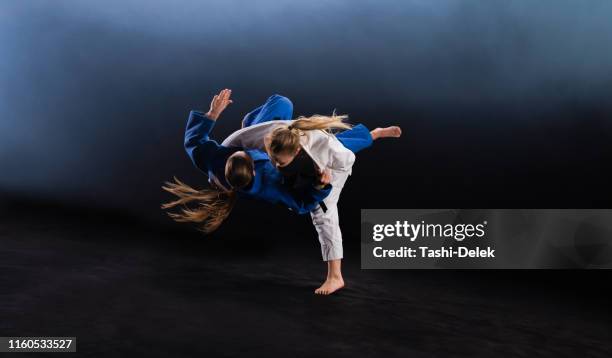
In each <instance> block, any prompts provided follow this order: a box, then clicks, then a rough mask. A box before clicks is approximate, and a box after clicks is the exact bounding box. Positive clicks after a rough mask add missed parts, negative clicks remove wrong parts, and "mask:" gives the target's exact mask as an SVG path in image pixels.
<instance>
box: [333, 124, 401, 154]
mask: <svg viewBox="0 0 612 358" xmlns="http://www.w3.org/2000/svg"><path fill="white" fill-rule="evenodd" d="M400 135H402V130H401V129H400V127H398V126H392V127H385V128H376V129H374V130H371V131H370V130H369V129H368V128H367V127H366V126H364V125H363V124H358V125H356V126H354V127H353V128H351V129H349V130H346V131H344V132H342V133H338V134H336V138H338V140H339V141H340V143H342V145H344V146H345V147H346V148H347V149H349V150H351V151H352V152H353V153H357V152H359V151H361V150H363V149H366V148H368V147H370V146H372V142H373V141H375V140H377V139H380V138H389V137H393V138H397V137H399V136H400Z"/></svg>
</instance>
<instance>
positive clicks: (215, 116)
mask: <svg viewBox="0 0 612 358" xmlns="http://www.w3.org/2000/svg"><path fill="white" fill-rule="evenodd" d="M205 116H206V117H207V118H208V119H212V120H213V121H216V120H217V119H218V118H219V114H215V113H213V112H211V111H208V112H206V114H205Z"/></svg>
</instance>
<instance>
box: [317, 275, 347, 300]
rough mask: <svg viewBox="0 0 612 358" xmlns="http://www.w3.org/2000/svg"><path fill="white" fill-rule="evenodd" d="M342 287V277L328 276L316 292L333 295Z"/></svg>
mask: <svg viewBox="0 0 612 358" xmlns="http://www.w3.org/2000/svg"><path fill="white" fill-rule="evenodd" d="M342 287H344V280H343V279H342V277H328V278H327V280H325V282H323V284H322V285H321V287H319V288H317V289H316V290H315V294H317V295H325V296H327V295H331V294H332V293H334V292H336V291H338V290H339V289H341V288H342Z"/></svg>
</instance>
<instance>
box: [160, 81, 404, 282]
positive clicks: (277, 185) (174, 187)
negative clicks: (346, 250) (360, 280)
mask: <svg viewBox="0 0 612 358" xmlns="http://www.w3.org/2000/svg"><path fill="white" fill-rule="evenodd" d="M230 96H231V91H229V90H223V91H221V93H219V95H217V96H215V98H214V99H213V101H212V103H211V110H210V111H209V112H208V113H206V114H203V113H201V112H197V111H192V112H191V113H190V116H189V120H188V124H187V129H186V132H185V149H186V151H187V153H188V155H189V157H190V158H191V159H192V161H193V163H194V165H196V166H197V167H198V168H199V169H201V170H202V171H204V172H206V173H207V174H208V175H209V182H210V184H211V188H210V189H205V190H195V189H193V188H191V187H189V186H187V185H185V184H183V183H181V182H180V181H178V180H176V183H167V185H166V186H165V187H164V189H165V190H167V191H169V192H172V193H173V194H175V195H177V196H178V197H179V199H178V200H176V201H174V202H172V203H168V204H165V205H164V206H163V207H164V208H171V207H174V206H177V205H181V204H187V203H189V202H193V201H195V202H199V203H200V207H198V208H196V209H188V208H183V209H182V212H181V213H180V214H170V215H171V216H172V217H173V218H174V219H175V220H177V221H191V222H199V223H203V230H204V231H206V232H210V231H213V230H214V229H216V228H217V227H218V226H219V225H220V224H221V222H222V221H223V219H225V217H227V215H228V214H229V212H230V211H231V208H232V206H233V203H234V201H235V197H236V193H241V194H244V195H247V196H251V197H255V198H259V199H263V200H266V201H268V202H272V203H281V204H283V205H285V206H287V207H289V208H290V209H292V210H294V211H296V212H298V213H300V214H303V213H307V212H311V216H312V218H313V223H314V224H315V227H316V228H317V231H318V232H319V240H320V241H321V245H322V252H323V257H324V260H325V261H328V263H330V265H331V264H333V263H334V262H337V270H329V272H331V273H333V272H337V273H338V274H339V273H340V266H339V262H340V261H339V260H340V259H341V258H342V244H341V233H340V232H339V226H338V222H337V207H336V202H337V199H338V197H339V194H340V191H341V190H342V186H343V185H344V181H345V180H346V177H348V175H349V174H350V170H351V167H352V164H353V162H354V154H353V152H357V151H359V150H361V149H363V148H366V147H368V146H370V145H371V143H372V140H373V139H376V138H380V137H385V136H398V135H399V133H396V134H397V135H394V133H391V132H393V129H392V128H396V129H397V130H399V128H397V127H390V128H377V129H375V130H374V131H372V132H369V131H368V130H367V128H365V127H364V126H363V125H358V126H356V127H354V128H352V129H350V130H347V131H344V132H342V133H340V134H338V135H337V138H336V137H334V136H333V135H330V134H329V133H326V132H323V131H316V132H315V131H312V130H314V129H330V128H345V129H346V128H347V127H348V126H347V125H346V124H344V123H342V119H343V118H344V117H343V116H332V117H324V116H313V117H311V118H306V119H300V120H297V121H295V122H293V123H294V125H295V127H296V129H297V127H298V125H299V126H301V127H302V130H304V131H306V130H311V131H312V134H311V135H305V134H304V133H301V134H300V136H302V135H303V137H304V138H308V139H309V140H306V141H303V143H301V147H302V148H304V152H303V153H302V154H301V155H291V153H292V152H291V151H285V150H283V148H281V147H279V148H276V149H277V150H276V151H270V150H268V152H270V153H271V154H272V155H273V156H274V158H275V165H276V167H277V168H278V169H280V171H281V172H283V174H281V173H280V172H279V171H278V170H277V168H275V167H274V165H273V164H272V162H271V161H270V159H269V157H268V155H267V154H266V153H265V152H263V151H261V150H257V149H253V148H258V145H253V143H254V142H253V140H255V142H256V141H257V137H258V136H260V134H262V133H264V132H267V131H269V129H270V128H272V125H274V126H278V125H279V124H281V126H282V122H287V121H288V120H290V119H291V117H292V114H293V113H292V112H293V106H292V104H291V101H289V99H287V98H286V97H282V96H279V95H273V96H271V97H270V98H268V100H267V101H266V103H264V104H263V105H262V106H260V107H258V108H256V109H255V110H253V111H252V112H250V113H249V114H247V115H246V116H245V118H244V120H243V126H244V127H249V128H245V129H242V130H240V131H238V132H236V133H234V134H233V135H232V136H230V137H229V138H227V139H226V141H224V143H223V144H224V145H219V144H217V142H215V141H213V140H212V139H210V138H209V134H210V132H211V130H212V128H213V126H214V123H215V121H216V120H217V118H218V117H219V115H220V114H221V112H222V111H223V110H224V109H225V108H226V107H227V106H228V105H229V104H230V103H232V101H231V99H230ZM285 127H286V125H285ZM390 129H391V132H389V130H390ZM385 131H386V132H385ZM296 133H297V132H296ZM323 133H325V134H323ZM277 134H278V133H277ZM260 137H262V136H260ZM259 139H261V138H259ZM232 141H233V142H234V143H232ZM249 141H251V142H249ZM245 148H251V149H245ZM259 149H264V148H263V147H262V146H261V148H259ZM265 149H269V148H265ZM285 154H288V155H285ZM293 154H296V153H293ZM294 157H295V158H296V159H294ZM309 159H310V160H309ZM283 161H285V162H286V163H283ZM309 162H310V163H311V165H308V163H309ZM312 163H314V165H313V164H312ZM304 164H306V165H305V166H304ZM330 169H331V170H332V171H334V174H333V180H332V175H331V173H330ZM289 179H291V181H290V180H289ZM330 182H331V183H332V184H333V185H335V186H336V187H335V188H333V190H332V186H330V185H329V183H330ZM330 193H331V195H330ZM328 195H330V196H329V199H327V198H328ZM325 201H328V203H329V204H330V208H331V210H330V211H327V210H326V207H325ZM334 218H335V220H334ZM338 240H339V244H337V242H338ZM331 266H333V265H331ZM331 266H330V268H331ZM340 279H341V275H340ZM327 281H329V274H328V280H327ZM327 281H326V283H327ZM325 286H326V285H325V284H324V285H323V286H322V287H321V288H320V289H319V290H318V291H320V292H317V293H331V292H333V291H335V290H336V289H338V288H340V287H341V286H340V287H337V288H335V289H334V288H327V289H325ZM328 286H329V285H328Z"/></svg>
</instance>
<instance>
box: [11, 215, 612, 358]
mask: <svg viewBox="0 0 612 358" xmlns="http://www.w3.org/2000/svg"><path fill="white" fill-rule="evenodd" d="M0 214H1V215H0V272H2V274H1V275H0V287H1V291H0V317H1V319H0V336H76V337H78V345H77V350H78V353H77V356H83V357H119V356H130V357H131V356H136V355H140V354H143V355H145V356H148V357H167V356H174V357H190V356H193V357H196V356H197V357H211V356H222V357H242V356H270V355H274V354H278V355H283V356H299V357H320V356H334V357H356V356H360V357H361V356H385V357H437V356H466V357H496V356H513V357H562V356H567V357H575V356H580V357H610V356H612V343H611V342H612V335H611V328H612V327H611V325H610V319H609V316H608V315H607V314H606V313H607V311H608V309H609V299H610V296H606V295H604V294H603V293H602V290H601V286H602V285H605V284H607V283H609V282H610V274H608V273H607V271H407V270H406V271H362V270H360V269H359V261H358V260H359V258H358V254H357V250H356V248H357V246H355V245H348V247H349V248H348V250H347V251H348V253H347V260H345V263H346V267H345V275H346V278H347V288H346V289H345V290H343V291H342V292H340V293H338V294H336V295H334V296H330V297H319V296H315V295H313V294H312V291H313V289H314V288H316V287H317V284H319V283H320V280H321V278H322V274H323V264H322V263H321V262H320V261H319V256H318V249H317V244H316V242H315V241H314V240H315V237H314V235H311V234H312V233H311V232H309V231H308V232H305V233H304V234H300V235H299V236H297V237H296V236H291V235H290V234H287V233H286V232H283V231H282V229H279V231H280V232H278V233H276V232H274V231H272V232H271V233H269V235H270V236H269V237H264V238H261V237H257V236H254V234H253V233H252V232H248V233H246V234H243V235H242V236H240V237H238V236H237V235H235V234H233V232H235V230H241V229H240V228H238V229H237V228H236V227H235V225H234V231H232V230H231V229H228V230H229V231H228V230H226V231H222V232H221V234H219V235H217V236H216V237H214V238H212V239H209V238H202V237H200V236H199V234H197V233H195V232H193V231H189V230H185V231H181V230H174V229H168V227H165V226H159V227H158V226H155V225H154V224H151V223H148V222H143V221H139V220H136V219H134V220H132V218H130V217H129V216H116V215H114V214H111V213H110V212H88V211H86V210H67V209H61V208H60V209H56V208H53V207H48V206H47V207H40V206H30V205H17V206H11V205H9V204H6V203H5V205H4V207H2V208H0ZM294 219H295V220H296V227H297V228H299V229H300V231H301V230H302V228H304V227H306V226H305V225H306V224H305V223H303V222H302V221H301V219H299V218H297V219H296V218H294ZM171 227H173V225H172V226H171ZM237 232H240V231H237ZM242 232H243V233H244V230H243V229H242ZM223 235H226V236H227V237H223ZM275 235H277V236H280V238H278V237H277V238H275ZM254 240H261V242H262V245H259V244H257V243H254V242H253V241H254ZM310 240H312V241H310ZM345 240H347V242H348V241H349V240H355V241H356V242H357V241H358V238H355V237H346V238H345ZM26 356H28V354H26V353H21V354H19V355H18V357H26ZM32 356H34V354H32ZM36 356H39V354H37V355H36Z"/></svg>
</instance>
